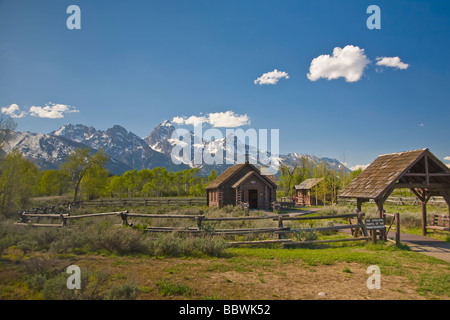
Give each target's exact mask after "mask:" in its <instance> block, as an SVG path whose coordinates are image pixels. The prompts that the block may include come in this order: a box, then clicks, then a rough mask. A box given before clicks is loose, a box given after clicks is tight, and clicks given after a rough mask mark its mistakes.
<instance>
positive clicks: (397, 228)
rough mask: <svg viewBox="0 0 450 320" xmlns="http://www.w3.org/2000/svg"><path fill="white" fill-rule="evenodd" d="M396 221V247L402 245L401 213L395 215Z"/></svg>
mask: <svg viewBox="0 0 450 320" xmlns="http://www.w3.org/2000/svg"><path fill="white" fill-rule="evenodd" d="M394 219H395V245H397V246H398V245H400V213H398V212H397V213H395V214H394Z"/></svg>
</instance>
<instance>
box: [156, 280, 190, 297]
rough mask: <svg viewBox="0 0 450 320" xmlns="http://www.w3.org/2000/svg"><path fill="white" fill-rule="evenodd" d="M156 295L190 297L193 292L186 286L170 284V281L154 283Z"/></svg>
mask: <svg viewBox="0 0 450 320" xmlns="http://www.w3.org/2000/svg"><path fill="white" fill-rule="evenodd" d="M156 287H157V288H158V293H159V294H160V295H161V296H163V297H167V296H187V297H188V296H190V295H192V294H193V293H194V290H193V289H191V288H190V287H189V286H187V285H183V284H179V283H175V282H172V281H170V280H163V281H159V282H157V283H156Z"/></svg>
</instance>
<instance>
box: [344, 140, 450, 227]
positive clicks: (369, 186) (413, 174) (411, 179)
mask: <svg viewBox="0 0 450 320" xmlns="http://www.w3.org/2000/svg"><path fill="white" fill-rule="evenodd" d="M396 188H408V189H410V190H411V191H412V192H413V193H414V194H415V195H416V196H417V198H418V199H419V200H420V201H421V203H422V234H423V235H426V233H427V231H426V229H427V228H433V227H428V226H427V209H426V205H427V202H428V200H429V199H430V198H431V197H433V196H442V197H443V198H444V200H445V202H446V203H447V204H448V206H449V210H450V169H449V168H448V167H447V166H446V165H445V164H444V163H442V161H440V160H439V159H438V158H437V157H436V156H435V155H434V154H432V153H431V152H430V151H429V150H428V149H419V150H412V151H405V152H398V153H392V154H385V155H381V156H379V157H378V158H377V159H375V161H374V162H372V163H371V164H370V165H369V166H368V167H367V168H366V169H365V170H364V171H363V172H362V173H361V174H360V175H359V176H358V177H356V178H355V180H353V181H352V182H351V183H350V184H349V185H348V186H347V187H346V188H345V189H344V190H343V191H342V192H341V194H340V195H339V197H341V198H356V205H357V210H358V211H361V205H362V203H363V202H367V201H369V200H374V201H375V203H376V204H377V207H378V214H379V216H380V218H382V217H383V212H384V211H383V205H384V202H385V201H386V200H387V198H388V197H389V196H390V194H391V193H392V191H394V189H396ZM447 227H450V226H447ZM442 228H443V229H446V227H445V226H444V227H442Z"/></svg>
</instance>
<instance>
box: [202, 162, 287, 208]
mask: <svg viewBox="0 0 450 320" xmlns="http://www.w3.org/2000/svg"><path fill="white" fill-rule="evenodd" d="M277 187H278V185H277V182H276V179H275V177H274V176H273V175H263V174H261V172H260V171H259V170H258V168H256V167H255V166H254V165H252V164H250V163H249V162H248V161H247V162H245V163H243V164H236V165H234V166H232V167H230V168H228V169H227V170H225V171H224V172H223V173H222V174H221V175H219V176H218V177H217V178H216V179H215V180H214V181H212V182H211V183H210V184H209V185H208V186H207V187H206V188H205V189H206V197H207V198H206V199H207V200H206V202H207V205H208V206H210V207H219V208H222V207H224V206H226V205H233V206H239V205H241V204H242V203H248V205H249V208H250V209H261V210H270V209H271V204H272V202H274V201H276V190H277Z"/></svg>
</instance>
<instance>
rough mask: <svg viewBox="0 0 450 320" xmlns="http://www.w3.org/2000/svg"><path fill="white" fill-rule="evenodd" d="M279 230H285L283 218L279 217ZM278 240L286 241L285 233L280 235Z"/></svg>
mask: <svg viewBox="0 0 450 320" xmlns="http://www.w3.org/2000/svg"><path fill="white" fill-rule="evenodd" d="M278 228H280V229H281V228H284V227H283V216H278ZM278 239H286V235H285V234H284V233H280V234H278Z"/></svg>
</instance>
